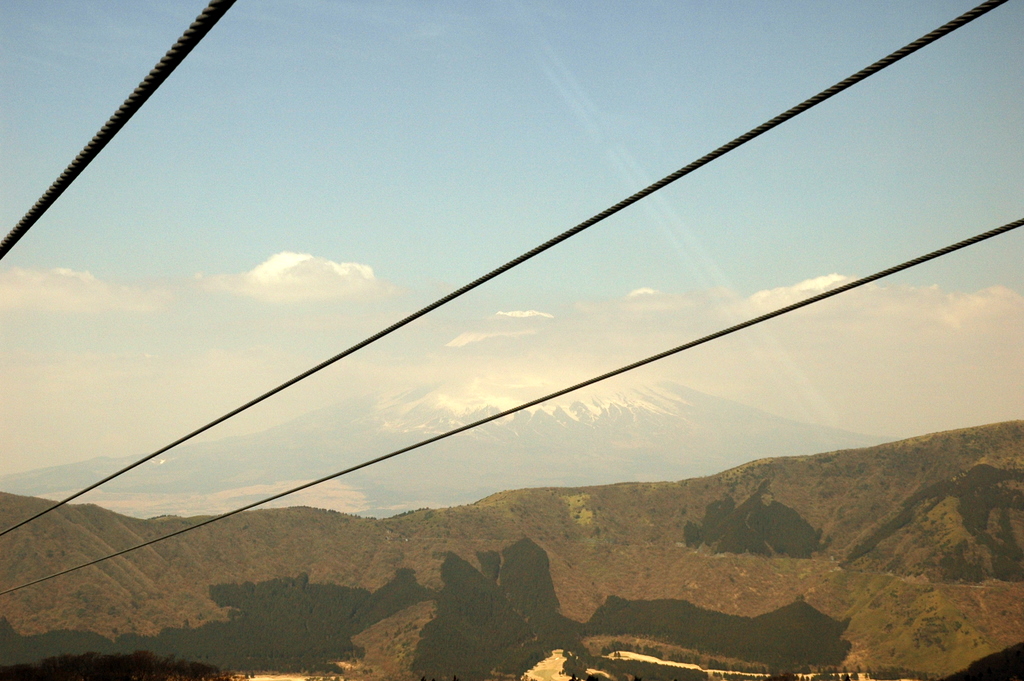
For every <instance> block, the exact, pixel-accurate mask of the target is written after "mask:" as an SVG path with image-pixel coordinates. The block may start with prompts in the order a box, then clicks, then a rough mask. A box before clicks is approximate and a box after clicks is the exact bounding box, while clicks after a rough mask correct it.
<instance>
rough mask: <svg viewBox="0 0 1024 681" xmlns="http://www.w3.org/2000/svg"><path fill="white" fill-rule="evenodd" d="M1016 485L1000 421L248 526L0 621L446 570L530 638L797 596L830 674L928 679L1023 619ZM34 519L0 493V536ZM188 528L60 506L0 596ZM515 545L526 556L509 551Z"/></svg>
mask: <svg viewBox="0 0 1024 681" xmlns="http://www.w3.org/2000/svg"><path fill="white" fill-rule="evenodd" d="M481 465H484V464H481ZM1021 470H1024V423H1022V422H1010V423H1003V424H994V425H991V426H982V427H978V428H970V429H964V430H959V431H952V432H948V433H937V434H933V435H928V436H924V437H920V438H913V439H910V440H905V441H902V442H896V443H890V444H886V445H880V446H877V447H869V448H865V449H857V450H848V451H841V452H830V453H825V454H819V455H814V456H802V457H792V458H776V459H766V460H761V461H756V462H753V463H750V464H747V465H744V466H741V467H739V468H735V469H731V470H728V471H725V472H723V473H720V474H717V475H713V476H708V477H705V478H696V479H691V480H684V481H680V482H658V483H625V484H617V485H607V486H602V487H588V488H540V489H527V490H518V491H509V492H502V493H499V494H495V495H492V496H490V497H487V498H486V499H482V500H480V501H479V502H477V503H475V504H471V505H468V506H460V507H454V508H448V509H434V510H427V509H425V510H420V511H416V512H412V513H408V514H405V515H402V516H400V517H394V518H389V519H383V520H376V519H372V518H359V517H355V516H349V515H345V514H340V513H335V512H329V511H320V510H315V509H309V508H290V509H270V510H261V511H253V512H247V513H244V514H241V515H239V516H235V517H232V518H229V519H227V520H225V521H223V522H220V523H216V524H214V525H211V526H209V527H205V528H202V529H200V530H197V531H196V532H194V533H189V534H186V535H184V536H183V537H180V538H176V539H174V540H171V541H168V542H166V543H163V544H158V545H156V546H154V547H151V548H149V549H146V550H143V551H139V552H136V553H132V554H128V555H127V556H125V557H123V558H119V559H116V560H113V561H109V562H106V563H103V564H100V565H98V566H96V567H92V568H88V569H86V570H82V571H79V572H76V573H73V574H70V575H67V576H65V577H62V578H60V579H57V580H53V581H52V582H48V583H47V584H45V585H41V586H39V587H34V588H31V589H26V590H24V591H21V592H18V593H16V594H13V595H10V596H6V597H4V598H3V601H2V602H0V616H3V617H5V618H6V619H7V621H8V622H9V623H10V625H11V626H12V627H13V629H14V631H16V632H17V633H18V634H19V635H34V634H42V633H45V632H48V631H53V630H61V629H64V630H78V631H87V632H93V633H96V634H100V635H103V636H105V637H107V638H108V639H110V640H113V639H116V638H117V637H118V636H122V635H125V634H135V635H140V636H150V637H154V636H157V635H159V634H160V633H161V632H163V631H165V630H168V629H196V628H197V627H201V626H204V625H205V624H207V623H209V622H222V623H230V622H231V621H232V619H231V618H232V612H234V611H233V610H232V607H233V606H230V605H228V604H227V601H223V600H221V601H218V600H217V599H216V598H214V597H212V592H211V591H210V586H211V585H218V584H241V583H245V582H252V583H254V584H257V583H261V582H270V581H272V580H276V579H282V578H287V579H294V578H295V577H296V576H297V575H300V574H303V573H305V574H308V575H309V583H311V584H333V585H337V586H339V587H346V588H350V589H363V590H366V591H367V592H368V593H376V592H377V591H378V590H380V589H381V587H383V586H384V585H386V584H388V583H389V582H390V581H391V580H392V579H393V578H394V577H395V574H396V571H398V570H400V569H403V568H406V569H411V570H414V571H415V573H416V579H417V581H418V583H419V584H420V585H422V586H423V587H424V588H428V589H431V590H433V591H435V592H440V591H441V590H443V589H444V588H445V580H444V575H443V569H444V565H445V563H446V561H448V556H449V555H454V556H456V557H458V559H459V560H461V561H462V562H464V563H465V564H467V565H469V566H471V567H472V569H473V570H474V572H476V573H477V574H478V575H479V576H480V578H481V579H482V580H483V582H481V584H482V586H481V588H484V582H486V583H489V584H491V585H492V587H495V588H497V589H498V590H499V591H500V593H501V595H502V597H503V598H504V599H505V600H506V601H508V603H509V606H510V607H513V609H514V610H517V611H518V612H519V613H520V617H521V618H522V619H523V621H524V622H526V624H527V626H528V627H529V628H530V630H531V631H533V632H534V633H535V634H536V632H537V631H548V632H551V633H552V638H551V640H554V638H553V635H554V633H558V632H566V631H569V628H568V627H567V626H566V621H568V620H571V621H572V622H575V623H577V624H579V625H582V624H583V623H586V622H587V621H588V620H590V618H591V617H592V616H593V615H594V613H595V612H596V611H597V610H598V608H600V607H601V606H602V605H604V604H605V602H606V600H607V598H608V597H609V596H615V597H618V598H621V599H624V600H627V601H630V602H637V601H657V600H664V599H670V600H677V601H687V602H688V603H690V604H692V605H693V606H695V607H697V608H703V609H705V610H710V611H716V612H720V613H724V614H727V615H733V616H738V617H747V618H755V617H758V616H761V615H764V614H766V613H770V612H772V611H775V610H778V609H779V608H782V607H784V606H787V605H789V604H791V603H793V602H794V601H796V600H798V599H800V598H803V599H804V601H805V603H806V604H807V605H809V606H812V607H813V608H814V609H815V610H817V611H819V612H821V613H823V614H824V615H826V616H827V617H829V618H831V619H833V620H835V621H847V620H848V621H849V625H848V627H847V628H846V630H845V631H844V632H843V634H842V637H843V639H844V640H846V641H848V642H849V643H850V644H851V646H852V647H851V650H850V653H849V655H848V656H847V663H849V664H854V665H860V666H862V667H864V668H867V667H868V666H875V667H882V666H888V667H903V668H908V669H918V670H922V671H929V672H934V673H946V672H950V671H953V670H955V669H957V668H960V667H963V666H964V665H965V664H966V663H967V662H969V661H970V660H972V659H976V658H978V657H980V656H982V655H985V654H987V653H989V652H994V651H995V650H998V649H1001V648H1003V647H1005V646H1007V645H1010V644H1012V643H1014V642H1016V641H1017V640H1019V639H1020V638H1021V637H1022V635H1024V612H1021V611H1020V609H1019V608H1008V607H1006V604H1007V603H1013V602H1020V601H1024V582H1021V581H1016V580H1019V579H1020V577H1019V574H1020V572H1019V570H1020V568H1021V559H1020V558H1019V557H1018V556H1019V553H1018V550H1019V547H1022V546H1024V525H1022V520H1024V516H1022V515H1021V513H1022V511H1021V509H1020V502H1019V500H1020V494H1019V492H1020V484H1021V483H1020V471H1021ZM48 503H49V502H46V501H44V500H39V499H32V498H28V497H18V496H14V495H6V494H0V526H6V525H8V524H11V523H13V522H15V521H16V520H18V519H20V518H23V517H25V516H26V515H28V514H30V513H31V512H33V511H35V510H37V509H39V508H42V507H43V506H44V505H46V504H48ZM197 520H199V519H198V518H175V517H164V518H157V519H152V520H141V519H135V518H127V517H124V516H120V515H118V514H115V513H112V512H109V511H106V510H104V509H102V508H98V507H95V506H90V505H71V506H69V507H66V508H64V509H61V510H59V511H57V512H55V513H53V514H51V515H50V516H48V517H47V518H44V519H42V520H41V521H38V522H35V523H32V524H31V525H28V526H26V527H24V528H22V529H20V530H18V531H17V532H14V533H11V534H10V535H7V536H5V537H3V538H0V558H2V559H0V585H4V586H7V585H13V584H18V583H21V582H24V581H28V580H30V579H33V578H36V577H38V576H40V575H42V574H46V573H48V572H53V571H56V570H59V569H62V568H65V567H68V566H69V565H73V564H76V563H79V562H83V561H85V560H89V559H93V558H96V557H98V556H100V555H103V554H105V553H107V552H109V551H110V550H116V549H120V548H124V547H126V546H130V545H132V544H134V543H138V542H140V541H145V540H147V539H151V538H153V537H155V536H159V535H160V534H163V533H166V532H168V531H173V530H175V529H179V528H181V527H184V526H186V525H188V524H190V523H194V522H196V521H197ZM523 538H528V539H529V540H530V542H531V543H532V545H534V546H536V547H538V550H539V552H538V551H535V550H533V549H531V548H530V545H527V544H522V545H519V548H516V546H517V545H518V542H520V541H521V540H522V539H523ZM1015 547H1017V548H1015ZM544 561H546V563H547V566H548V570H549V573H550V581H549V582H545V583H544V584H541V585H538V586H537V587H536V589H534V590H532V591H531V590H529V589H525V590H524V588H523V587H524V586H528V580H525V579H522V578H521V577H519V576H517V574H527V573H529V571H530V570H532V569H533V567H531V566H534V567H535V566H536V565H539V564H540V562H544ZM958 561H959V562H958ZM474 579H475V577H474ZM517 580H518V582H517ZM517 584H518V585H517ZM531 588H532V587H531ZM553 599H557V601H558V603H559V608H558V610H557V611H553V610H552V609H551V608H550V607H548V605H546V604H550V603H551V602H553ZM438 607H440V602H438ZM556 615H557V616H556ZM559 618H565V619H559ZM417 621H418V620H417ZM545 636H547V634H545ZM410 645H411V644H410ZM417 678H418V677H417Z"/></svg>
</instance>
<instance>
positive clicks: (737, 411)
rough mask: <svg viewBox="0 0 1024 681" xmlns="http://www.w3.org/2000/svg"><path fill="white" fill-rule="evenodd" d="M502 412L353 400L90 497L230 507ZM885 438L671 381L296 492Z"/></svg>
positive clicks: (380, 509) (91, 475)
mask: <svg viewBox="0 0 1024 681" xmlns="http://www.w3.org/2000/svg"><path fill="white" fill-rule="evenodd" d="M498 411H499V409H498V407H496V406H486V407H479V408H475V409H472V410H456V409H453V408H452V407H450V406H447V405H446V404H444V402H443V401H441V400H439V398H438V397H437V396H436V395H433V394H431V393H429V391H421V392H419V393H407V394H403V395H399V396H391V397H375V398H362V399H358V400H351V401H349V402H346V403H343V404H340V405H338V406H335V407H331V408H328V409H324V410H321V411H317V412H314V413H312V414H308V415H306V416H303V417H301V418H299V419H296V420H294V421H291V422H289V423H286V424H283V425H280V426H277V427H275V428H272V429H270V430H267V431H265V432H262V433H258V434H255V435H247V436H243V437H230V438H225V439H223V440H219V441H215V442H207V443H202V444H186V445H184V446H182V447H180V448H178V449H176V450H172V451H171V452H168V453H167V455H165V456H162V457H161V458H160V459H158V460H154V461H153V462H151V463H148V464H146V465H145V466H143V467H142V468H140V469H138V470H137V471H133V472H132V473H130V474H128V475H126V476H124V477H123V478H120V479H118V480H117V481H114V482H113V483H111V484H108V485H106V486H105V487H103V488H102V489H101V490H99V491H97V492H95V493H92V494H90V496H89V497H88V498H87V500H88V501H91V502H93V503H97V504H100V505H102V506H104V507H106V508H110V509H112V510H116V511H118V512H121V513H126V514H129V515H134V516H137V517H152V516H156V515H164V514H177V515H190V514H198V513H214V512H222V511H225V510H228V509H230V508H234V507H237V506H241V505H243V504H244V503H248V502H251V501H255V500H256V499H258V498H261V497H264V496H268V495H269V494H271V493H273V492H276V491H279V490H282V489H285V488H287V487H289V486H294V485H295V484H296V483H297V482H298V481H301V480H307V479H311V478H315V477H320V476H322V475H324V474H327V473H330V472H333V471H335V470H339V469H341V468H344V467H346V466H348V465H351V464H352V463H355V462H358V461H362V460H365V459H369V458H372V457H375V456H378V455H380V454H384V453H387V452H389V451H393V450H395V449H397V448H399V447H402V446H405V445H408V444H411V443H413V442H416V441H417V440H420V439H423V438H425V437H428V436H430V435H436V434H438V433H441V432H444V431H446V430H449V429H451V428H455V427H457V426H460V425H463V424H465V423H469V422H472V421H474V420H477V419H479V418H482V417H484V416H487V415H490V414H494V413H497V412H498ZM883 441H885V439H884V438H878V437H872V436H867V435H860V434H857V433H850V432H846V431H842V430H838V429H834V428H827V427H823V426H815V425H809V424H805V423H799V422H796V421H791V420H788V419H784V418H781V417H778V416H774V415H771V414H768V413H766V412H763V411H759V410H757V409H754V408H751V407H746V406H743V405H740V404H737V403H735V402H730V401H728V400H724V399H720V398H716V397H712V396H710V395H705V394H703V393H699V392H697V391H694V390H690V389H688V388H685V387H683V386H680V385H677V384H672V383H662V384H659V385H656V386H651V387H648V388H645V389H638V390H632V391H630V392H627V393H622V394H617V395H612V396H607V395H603V394H600V393H593V392H592V393H590V394H585V395H584V396H582V397H575V398H573V399H572V400H571V401H563V402H555V403H553V404H551V405H542V406H540V407H536V408H533V409H531V410H529V411H525V412H521V413H519V414H516V415H515V416H513V417H509V418H506V419H504V420H501V421H498V422H494V423H491V424H488V425H486V426H483V427H481V428H479V429H476V430H473V431H470V432H467V433H463V434H460V435H457V436H455V437H453V438H451V439H450V440H445V441H443V442H439V443H437V444H434V445H430V446H428V447H427V448H424V449H422V450H419V451H415V452H411V453H409V454H406V455H403V456H402V457H401V458H399V459H397V460H394V461H390V462H388V463H386V464H383V465H381V466H378V467H374V468H371V469H368V470H366V471H361V472H359V473H357V474H355V475H352V476H350V477H348V478H344V479H342V480H340V481H338V482H335V483H331V484H328V485H326V486H325V487H323V488H318V489H314V490H310V491H309V492H307V493H305V494H304V496H303V497H302V498H301V500H300V501H298V502H291V503H302V504H308V505H311V506H318V507H322V508H331V509H335V510H340V511H346V512H358V513H363V514H367V515H375V516H386V515H393V514H395V513H398V512H401V511H405V510H410V509H415V508H421V507H425V506H429V507H439V506H451V505H455V504H460V503H469V502H471V501H473V500H475V499H479V498H481V497H484V496H486V495H488V494H492V493H494V492H498V491H501V490H503V489H511V488H521V487H541V486H552V485H557V486H570V485H573V486H580V485H597V484H607V483H613V482H622V481H652V480H678V479H681V478H687V477H694V476H699V475H708V474H711V473H716V472H718V471H721V470H725V469H726V468H730V467H732V466H736V465H738V464H741V463H745V462H747V461H750V460H753V459H756V458H762V457H771V456H785V455H794V454H796V455H798V454H812V453H814V452H820V451H828V450H835V449H845V448H850V447H861V446H866V445H872V444H878V443H880V442H883ZM134 458H136V457H131V458H120V459H110V458H97V459H92V460H89V461H85V462H81V463H75V464H70V465H65V466H56V467H52V468H44V469H40V470H35V471H29V472H27V473H19V474H16V475H7V476H3V477H0V490H3V491H6V492H13V493H16V494H26V495H35V496H46V497H51V498H57V497H61V496H66V495H67V494H68V493H69V492H71V491H73V490H76V489H79V488H81V487H84V486H85V485H87V484H89V483H91V482H94V481H95V480H97V479H100V478H102V477H104V476H105V475H107V474H109V473H111V472H113V471H114V470H117V469H118V468H120V467H122V466H124V465H126V464H127V463H129V462H130V461H132V460H133V459H134Z"/></svg>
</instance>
